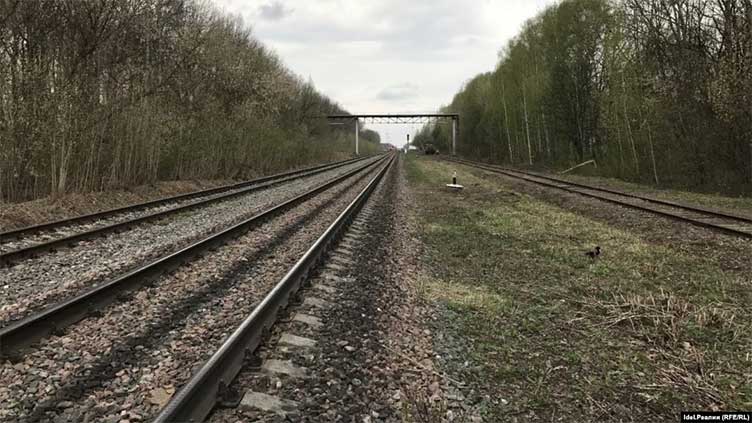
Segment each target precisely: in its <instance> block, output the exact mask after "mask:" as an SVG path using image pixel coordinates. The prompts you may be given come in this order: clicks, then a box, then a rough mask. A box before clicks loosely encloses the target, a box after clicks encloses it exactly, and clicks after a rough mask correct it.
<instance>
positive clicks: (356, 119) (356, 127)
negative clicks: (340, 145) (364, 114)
mask: <svg viewBox="0 0 752 423" xmlns="http://www.w3.org/2000/svg"><path fill="white" fill-rule="evenodd" d="M358 132H360V131H358V118H355V155H356V156H357V155H359V154H358Z"/></svg>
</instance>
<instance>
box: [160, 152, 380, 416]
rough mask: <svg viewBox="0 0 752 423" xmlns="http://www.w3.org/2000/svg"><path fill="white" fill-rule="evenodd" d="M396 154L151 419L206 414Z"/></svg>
mask: <svg viewBox="0 0 752 423" xmlns="http://www.w3.org/2000/svg"><path fill="white" fill-rule="evenodd" d="M394 157H395V155H393V154H392V155H391V158H390V159H389V162H388V163H387V164H386V165H384V167H383V168H382V169H381V170H380V171H379V173H378V174H377V175H376V176H374V178H373V179H372V180H371V181H370V182H369V183H368V185H367V186H366V187H365V188H364V189H363V190H362V191H361V192H360V193H359V194H358V196H357V197H356V198H355V199H354V200H353V201H352V202H351V203H350V204H349V205H348V206H347V208H346V209H345V210H344V211H343V212H342V213H340V215H339V216H338V217H337V219H336V220H335V221H334V222H333V223H332V224H331V225H330V226H329V227H328V229H327V230H326V231H325V232H324V233H323V234H322V235H321V236H320V237H319V238H318V239H317V240H316V242H315V243H314V244H313V245H312V246H311V247H310V248H309V249H308V251H306V252H305V254H303V256H302V257H301V258H300V260H298V262H297V263H295V265H294V266H293V267H292V268H291V269H290V270H289V271H288V272H287V274H285V276H284V277H283V278H282V279H281V280H280V281H279V282H278V283H277V285H276V286H275V287H274V288H273V289H272V290H271V291H270V292H269V294H267V295H266V297H264V299H263V300H262V301H261V302H260V303H259V305H258V306H256V308H254V310H253V311H252V312H251V314H250V315H249V316H248V317H247V318H246V319H245V320H244V321H243V322H242V323H241V324H240V325H239V326H238V327H237V328H236V329H235V331H234V332H233V333H232V334H231V335H230V336H229V337H228V338H227V339H226V340H225V341H224V342H223V344H222V345H221V346H220V347H219V348H218V349H217V351H216V352H215V353H214V354H213V355H212V356H211V358H209V360H207V361H206V362H205V363H204V364H203V365H202V367H201V368H200V369H199V370H198V371H197V372H196V373H194V375H193V376H192V377H191V379H190V380H189V381H188V382H187V383H186V384H185V385H183V387H182V388H181V389H180V390H179V391H178V392H177V393H176V394H175V396H174V397H173V398H172V400H171V401H170V402H169V403H168V404H167V406H165V408H164V409H163V410H162V411H161V412H160V414H159V415H158V416H157V418H156V419H155V420H154V422H155V423H166V422H200V421H203V420H204V419H205V418H206V416H207V415H208V414H209V413H210V412H211V410H212V409H213V408H214V406H215V405H216V403H217V402H218V399H219V397H220V395H221V393H222V392H223V391H224V390H225V389H226V387H227V386H228V385H229V384H230V383H231V382H232V380H234V379H235V377H236V376H237V374H238V372H239V371H240V369H241V367H242V365H243V360H244V358H245V357H247V355H248V353H249V352H253V351H255V350H256V348H257V347H258V346H259V344H260V343H261V340H262V339H263V336H264V334H265V333H266V332H267V331H268V329H269V328H270V327H271V326H272V325H273V324H274V322H275V320H276V317H277V314H278V313H279V311H280V310H282V309H284V308H285V307H286V306H287V303H288V301H289V299H290V298H291V297H292V296H293V295H294V294H295V293H296V292H297V290H298V289H299V288H300V286H301V285H302V284H303V282H304V281H305V280H306V278H307V277H308V275H309V274H310V273H311V272H312V270H313V269H314V268H315V267H316V266H317V265H318V264H319V262H320V261H321V260H322V258H323V257H324V254H325V253H326V252H327V251H328V248H330V247H331V246H333V245H334V243H335V242H336V241H337V240H338V239H339V237H340V236H341V235H342V233H343V231H344V230H345V229H346V228H347V226H348V225H349V224H350V223H351V222H352V220H353V219H354V218H355V216H356V215H357V213H358V212H359V211H360V209H361V208H362V207H363V205H364V204H365V202H366V201H367V200H368V198H369V197H370V195H371V193H372V192H373V191H374V189H375V188H376V186H377V185H378V184H379V182H380V181H381V180H382V179H383V176H384V175H385V174H386V172H387V171H388V169H389V168H390V167H391V166H392V163H393V162H394Z"/></svg>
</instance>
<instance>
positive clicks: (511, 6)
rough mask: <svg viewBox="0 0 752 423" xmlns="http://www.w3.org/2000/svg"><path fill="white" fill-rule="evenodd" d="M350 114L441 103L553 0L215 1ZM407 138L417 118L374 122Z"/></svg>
mask: <svg viewBox="0 0 752 423" xmlns="http://www.w3.org/2000/svg"><path fill="white" fill-rule="evenodd" d="M213 1H214V2H215V3H216V4H217V5H218V6H219V8H220V9H222V10H224V11H226V12H227V13H231V14H234V15H241V16H242V17H243V19H244V20H245V22H246V24H248V25H250V26H251V28H252V29H253V32H254V34H255V36H256V37H257V38H258V39H260V40H261V41H262V42H264V43H265V44H266V45H267V46H269V47H271V48H272V49H273V50H275V51H276V52H277V54H279V56H280V57H281V58H282V60H283V61H284V62H285V63H286V64H287V66H288V67H289V68H290V69H292V70H293V71H294V72H295V73H297V74H299V75H301V76H302V77H304V78H306V79H308V78H309V77H310V78H311V79H312V80H313V82H314V84H315V85H316V87H317V88H318V90H319V91H321V92H323V93H324V94H326V95H327V96H329V97H330V98H332V99H333V100H335V101H337V102H338V103H340V104H341V105H342V106H343V107H344V108H345V109H347V110H348V111H349V112H350V113H418V112H433V111H436V109H438V108H439V107H440V106H441V105H444V104H448V103H449V102H450V101H451V99H452V96H453V95H454V94H455V93H456V92H457V91H458V90H459V89H460V87H461V86H462V84H463V83H464V82H465V81H467V80H469V79H470V78H472V77H473V76H475V75H476V74H478V73H480V72H485V71H489V70H492V69H493V68H494V67H495V65H496V62H497V59H498V52H499V50H500V49H501V48H502V47H503V46H504V45H505V44H506V42H507V41H508V40H509V39H510V38H511V37H513V36H514V35H516V34H517V33H518V32H519V30H520V28H521V26H522V24H523V23H524V22H525V20H527V19H529V18H531V17H533V16H535V15H536V14H537V13H538V12H540V11H542V10H543V9H544V8H545V6H546V5H548V4H552V3H554V2H555V0H472V1H464V2H463V1H458V0H455V1H449V0H407V1H398V0H347V1H345V0H213ZM368 127H369V128H371V129H374V130H376V131H379V133H381V135H382V142H391V143H392V144H395V145H401V144H403V143H404V139H405V134H406V133H413V132H414V131H415V130H416V129H417V128H418V126H417V125H414V126H401V125H400V126H396V125H391V126H386V125H383V126H382V125H369V126H368Z"/></svg>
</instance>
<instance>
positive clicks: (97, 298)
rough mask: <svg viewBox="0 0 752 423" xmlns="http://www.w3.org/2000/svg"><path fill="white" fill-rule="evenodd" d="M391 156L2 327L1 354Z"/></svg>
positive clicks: (14, 352) (18, 348)
mask: <svg viewBox="0 0 752 423" xmlns="http://www.w3.org/2000/svg"><path fill="white" fill-rule="evenodd" d="M387 158H388V157H386V156H385V157H382V158H380V159H378V160H377V161H375V162H371V161H368V162H366V163H365V164H363V165H360V166H358V167H357V168H355V169H353V170H351V171H348V172H346V173H344V174H343V175H340V176H338V177H336V178H333V179H331V180H329V181H327V182H325V183H322V184H319V185H318V186H316V187H314V188H313V189H310V190H308V191H306V192H304V193H302V194H300V195H297V196H295V197H294V198H290V199H288V200H286V201H284V202H282V203H279V204H276V205H274V206H272V207H269V208H267V209H266V210H263V211H260V212H258V213H256V214H254V215H253V216H251V217H249V218H247V219H244V220H243V221H241V222H239V223H237V224H235V225H233V226H231V227H229V228H225V229H223V230H221V231H219V232H216V233H213V234H211V235H209V236H207V237H205V238H203V239H201V240H199V241H196V242H194V243H192V244H191V245H188V246H186V247H184V248H181V249H180V250H178V251H173V252H169V253H167V254H164V255H162V256H160V257H158V258H157V259H155V260H152V261H150V262H148V263H146V264H143V265H140V266H139V267H137V268H135V269H133V270H130V271H128V272H127V273H124V274H121V275H118V276H115V277H113V278H111V279H109V280H107V281H104V282H103V283H100V284H98V285H96V286H95V287H93V288H90V289H87V290H85V291H84V292H82V293H80V294H78V295H75V296H73V297H71V298H68V299H66V300H63V301H60V302H58V303H55V304H52V305H49V306H48V307H46V308H44V309H42V310H41V311H39V312H36V313H33V314H31V315H29V316H27V317H25V318H23V319H21V320H18V321H15V322H12V323H10V324H8V325H6V326H4V327H2V328H1V329H0V356H9V355H17V354H18V353H19V352H21V351H22V350H23V349H24V348H26V347H28V346H29V345H31V344H32V343H34V342H35V341H38V340H39V339H41V338H44V337H47V336H49V335H50V334H52V333H56V332H60V331H61V330H63V329H64V328H65V327H67V326H69V325H71V324H73V323H75V322H77V321H79V320H81V319H83V318H84V317H86V316H87V315H90V314H92V313H95V312H97V311H98V310H100V309H102V308H103V307H104V306H106V305H108V304H110V303H112V302H113V301H115V300H117V299H118V298H119V297H121V296H122V295H124V294H126V293H127V292H129V291H132V290H135V289H137V288H139V287H141V286H143V285H145V284H148V283H150V282H151V281H153V280H154V279H156V278H157V277H159V276H160V275H163V274H165V273H167V272H170V271H172V270H174V269H176V268H177V267H179V266H181V265H183V264H184V263H186V262H188V261H190V260H192V259H193V258H195V257H197V256H198V255H200V254H202V253H204V252H206V251H209V250H211V249H213V248H216V247H218V246H219V245H222V244H224V243H226V242H227V241H229V240H231V239H233V238H235V237H237V236H239V235H241V234H243V233H245V232H247V231H248V230H249V229H251V228H252V227H254V226H257V225H259V224H260V223H262V222H264V221H265V220H267V219H269V218H271V217H273V216H276V215H279V214H280V213H282V212H284V211H285V210H288V209H289V208H291V207H293V206H296V205H298V204H300V203H302V202H304V201H306V200H307V199H309V198H312V197H313V196H315V195H317V194H319V193H321V192H323V191H326V190H327V189H329V188H331V187H333V186H335V185H337V184H339V183H342V181H345V180H346V179H348V178H350V177H352V176H354V175H356V174H359V173H362V172H364V171H366V170H368V169H370V168H373V167H374V166H378V165H379V164H383V162H384V161H385V160H387Z"/></svg>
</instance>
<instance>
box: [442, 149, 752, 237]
mask: <svg viewBox="0 0 752 423" xmlns="http://www.w3.org/2000/svg"><path fill="white" fill-rule="evenodd" d="M444 160H446V161H449V162H454V163H460V164H464V165H466V166H471V167H476V168H479V169H483V170H487V171H489V172H494V173H499V174H503V175H505V176H509V177H512V178H516V179H522V180H524V181H527V182H532V183H535V184H538V185H541V186H545V187H549V188H556V189H560V190H563V191H567V192H571V193H573V194H579V195H582V196H585V197H589V198H595V199H598V200H601V201H605V202H609V203H612V204H617V205H620V206H624V207H629V208H632V209H635V210H640V211H646V212H649V213H653V214H657V215H660V216H664V217H668V218H670V219H674V220H679V221H683V222H687V223H690V224H693V225H696V226H701V227H704V228H709V229H713V230H717V231H721V232H725V233H727V234H731V235H736V236H739V237H743V238H752V228H750V230H743V229H736V228H732V227H728V226H724V225H722V224H717V223H713V222H707V221H703V220H699V219H697V218H692V217H688V216H684V215H681V214H678V213H675V212H671V211H667V210H660V209H658V208H653V207H648V206H646V205H640V204H635V203H633V202H630V201H624V200H618V199H616V198H610V197H607V196H604V195H599V194H596V193H591V192H586V191H583V189H587V190H591V191H595V192H604V193H608V194H611V195H616V196H622V197H626V198H630V199H634V200H640V201H645V202H647V203H653V204H658V205H662V206H667V207H673V208H676V209H680V210H685V211H689V212H693V213H698V214H705V215H707V218H719V219H727V220H732V221H734V223H736V224H742V225H749V224H752V219H750V218H747V217H744V216H739V215H735V214H732V213H728V212H723V211H717V210H711V209H706V208H702V207H697V206H692V205H686V204H681V203H675V202H673V201H667V200H660V199H655V198H650V197H644V196H641V195H636V194H631V193H625V192H620V191H616V190H613V189H609V188H600V187H595V186H592V185H587V184H580V183H576V182H569V181H567V180H564V179H558V178H553V177H550V176H539V175H537V174H535V173H530V172H524V171H519V170H516V169H515V170H512V169H507V168H503V167H497V166H492V165H487V164H484V163H477V162H473V161H470V160H464V159H447V158H444ZM534 178H537V179H534ZM541 179H543V180H541ZM565 185H566V186H565ZM571 187H576V188H571Z"/></svg>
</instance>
